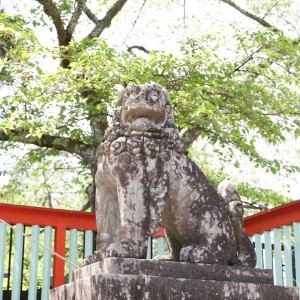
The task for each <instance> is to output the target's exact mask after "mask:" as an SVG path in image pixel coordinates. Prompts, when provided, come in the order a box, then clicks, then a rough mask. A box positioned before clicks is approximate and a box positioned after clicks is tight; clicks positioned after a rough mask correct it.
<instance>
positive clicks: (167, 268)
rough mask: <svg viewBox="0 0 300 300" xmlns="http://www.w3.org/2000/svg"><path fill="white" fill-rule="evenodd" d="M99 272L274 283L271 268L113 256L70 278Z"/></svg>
mask: <svg viewBox="0 0 300 300" xmlns="http://www.w3.org/2000/svg"><path fill="white" fill-rule="evenodd" d="M98 274H128V275H148V276H158V277H173V278H187V279H205V280H216V281H235V282H247V283H260V284H273V272H272V270H265V269H255V268H249V267H238V266H232V267H229V266H223V265H217V264H212V265H207V264H192V263H184V262H173V261H155V260H154V261H153V260H152V261H151V260H145V259H133V258H116V257H111V258H107V259H104V260H102V261H99V262H96V263H93V264H90V265H87V266H85V267H83V268H81V269H78V270H75V271H73V272H72V274H71V281H77V280H80V279H83V278H86V277H89V276H92V275H98Z"/></svg>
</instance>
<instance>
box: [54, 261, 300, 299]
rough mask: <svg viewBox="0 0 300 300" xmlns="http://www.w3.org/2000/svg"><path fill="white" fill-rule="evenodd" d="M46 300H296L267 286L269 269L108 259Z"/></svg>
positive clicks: (286, 290) (294, 292) (289, 290)
mask: <svg viewBox="0 0 300 300" xmlns="http://www.w3.org/2000/svg"><path fill="white" fill-rule="evenodd" d="M49 299H50V300H54V299H56V300H62V299H68V300H69V299H78V300H79V299H80V300H81V299H84V300H92V299H93V300H96V299H101V300H119V299H120V300H121V299H124V300H125V299H126V300H127V299H131V300H141V299H151V300H152V299H153V300H167V299H169V300H183V299H193V300H194V299H195V300H196V299H197V300H198V299H205V300H215V299H220V300H221V299H222V300H223V299H230V300H232V299H237V300H241V299H259V300H267V299H268V300H269V299H272V300H275V299H278V300H283V299H284V300H288V299H295V300H296V299H297V300H298V299H299V296H298V288H293V287H280V286H274V285H273V274H272V271H271V270H264V269H254V268H245V267H228V266H221V265H205V264H192V263H182V262H169V261H149V260H138V259H132V258H108V259H105V260H103V261H100V262H97V263H94V264H91V265H89V266H86V267H83V268H81V269H79V270H76V271H74V272H73V273H72V275H71V282H70V283H69V284H66V285H64V286H60V287H58V288H55V289H52V290H50V292H49Z"/></svg>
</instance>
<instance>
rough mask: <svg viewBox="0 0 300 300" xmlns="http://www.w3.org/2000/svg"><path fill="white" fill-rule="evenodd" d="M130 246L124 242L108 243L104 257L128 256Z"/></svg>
mask: <svg viewBox="0 0 300 300" xmlns="http://www.w3.org/2000/svg"><path fill="white" fill-rule="evenodd" d="M130 252H131V251H130V248H129V246H128V245H126V244H122V243H114V244H110V245H109V247H108V248H107V250H106V257H130Z"/></svg>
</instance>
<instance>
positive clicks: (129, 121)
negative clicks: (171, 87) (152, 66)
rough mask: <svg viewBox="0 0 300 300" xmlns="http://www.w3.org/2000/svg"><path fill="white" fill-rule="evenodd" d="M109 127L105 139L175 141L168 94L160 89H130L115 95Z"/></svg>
mask: <svg viewBox="0 0 300 300" xmlns="http://www.w3.org/2000/svg"><path fill="white" fill-rule="evenodd" d="M117 106H118V107H117V108H116V110H115V111H114V116H113V120H112V126H111V127H109V128H108V129H107V130H106V132H105V139H106V140H110V141H113V140H115V139H117V138H118V137H120V136H132V135H135V136H137V135H139V136H148V137H150V136H151V137H158V138H159V137H162V136H165V137H172V138H175V139H177V138H178V137H179V132H178V129H177V127H176V125H175V122H174V115H173V110H172V105H171V102H170V94H169V92H168V91H167V90H166V89H164V88H163V87H162V86H161V85H159V84H157V83H150V84H144V85H130V86H127V87H126V88H125V89H124V90H122V91H121V92H120V93H119V99H118V101H117Z"/></svg>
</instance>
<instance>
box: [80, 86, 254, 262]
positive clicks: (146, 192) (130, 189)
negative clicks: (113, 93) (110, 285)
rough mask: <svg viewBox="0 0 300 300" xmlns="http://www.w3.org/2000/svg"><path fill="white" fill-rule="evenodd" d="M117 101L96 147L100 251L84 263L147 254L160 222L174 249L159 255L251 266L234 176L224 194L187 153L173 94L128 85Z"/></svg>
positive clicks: (223, 186)
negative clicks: (178, 122) (172, 99)
mask: <svg viewBox="0 0 300 300" xmlns="http://www.w3.org/2000/svg"><path fill="white" fill-rule="evenodd" d="M117 105H118V106H119V108H118V109H116V110H115V112H114V116H113V120H112V126H110V127H109V128H108V129H107V130H106V132H105V137H104V139H105V141H104V142H103V143H102V144H101V145H100V146H99V148H98V150H97V159H98V169H97V174H96V178H95V182H96V222H97V230H98V231H97V239H96V251H95V253H94V255H92V256H89V257H88V258H86V259H85V260H84V262H83V265H87V264H90V263H93V262H96V261H99V260H101V259H104V258H108V257H124V258H137V259H144V258H146V254H147V240H148V237H149V236H150V235H151V234H153V233H155V232H157V231H158V230H159V229H160V227H159V224H161V225H162V226H163V227H164V228H165V235H166V239H167V243H168V246H169V254H167V255H164V256H157V257H155V258H154V259H162V260H175V261H183V262H191V263H208V264H215V263H216V264H223V265H242V266H250V267H254V266H255V261H256V256H255V252H254V248H253V246H252V244H251V242H250V240H249V238H248V237H247V234H246V232H245V229H244V226H243V219H242V218H243V205H242V202H241V199H240V197H239V196H238V194H237V192H236V191H235V188H234V187H233V185H232V184H231V182H230V180H225V181H224V182H222V183H221V184H220V186H219V194H220V196H219V194H218V192H217V191H216V190H215V189H214V187H213V186H212V185H211V183H210V182H209V180H208V179H207V178H206V176H205V175H204V173H203V172H202V171H201V170H200V169H199V168H198V166H197V165H196V164H195V163H194V162H193V161H192V160H191V159H190V158H189V157H188V156H187V149H186V147H185V146H184V144H183V142H181V141H180V139H179V131H178V128H177V127H176V125H175V123H174V116H173V110H172V105H171V102H170V95H169V93H168V91H167V90H165V89H164V88H163V87H162V86H160V85H159V84H156V83H151V84H145V85H134V86H128V87H127V88H125V89H124V90H123V91H122V92H120V94H119V100H118V102H117Z"/></svg>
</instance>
